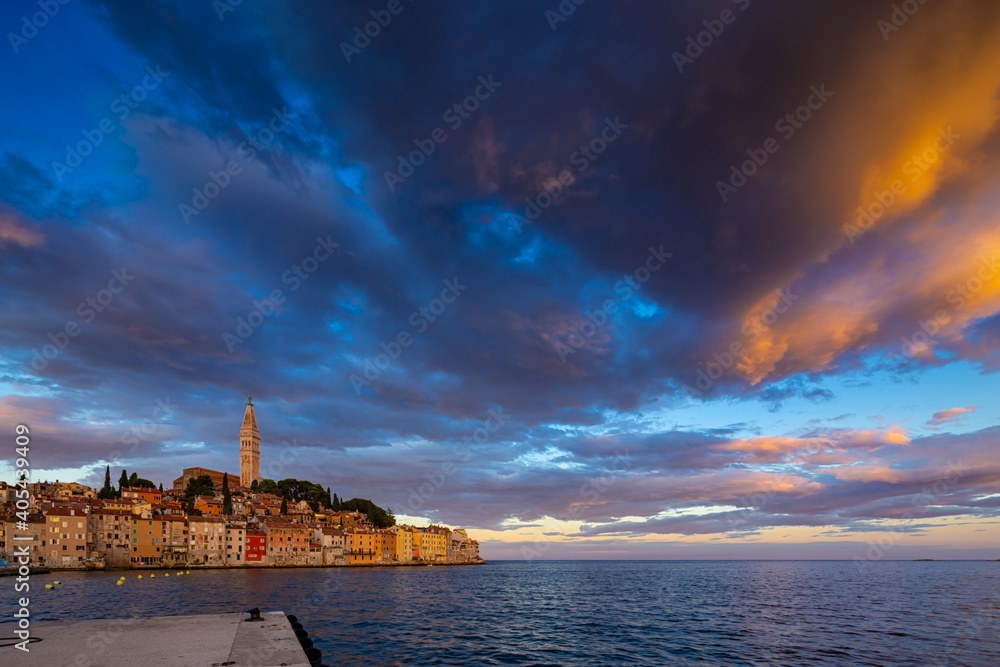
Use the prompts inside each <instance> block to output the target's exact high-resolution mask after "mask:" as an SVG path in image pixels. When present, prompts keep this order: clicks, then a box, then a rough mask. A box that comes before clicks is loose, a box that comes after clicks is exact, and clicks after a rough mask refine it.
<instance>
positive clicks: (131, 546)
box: [0, 397, 483, 570]
mask: <svg viewBox="0 0 1000 667" xmlns="http://www.w3.org/2000/svg"><path fill="white" fill-rule="evenodd" d="M259 447H260V433H259V432H258V430H257V419H256V416H255V415H254V411H253V403H252V400H251V397H248V398H247V404H246V410H245V413H244V416H243V425H242V427H241V429H240V474H239V476H238V477H237V476H236V475H230V474H229V473H227V472H219V471H217V470H210V469H208V468H202V467H191V468H185V469H184V470H183V471H182V474H181V476H180V477H178V478H177V479H175V480H174V482H173V487H172V488H171V489H169V490H164V488H163V484H160V485H159V487H157V486H156V485H155V484H154V483H153V482H152V481H150V480H148V479H144V478H142V477H139V475H138V474H137V473H135V472H133V473H132V475H131V476H129V475H128V474H127V473H126V471H125V470H122V473H121V477H120V478H119V481H118V486H117V488H116V487H115V486H113V485H112V484H111V467H110V465H109V466H107V467H106V469H105V473H104V486H103V487H102V488H101V489H99V490H96V491H95V490H94V489H92V488H90V487H88V486H85V485H83V484H78V483H75V482H62V483H61V482H59V481H58V480H57V481H56V482H55V483H48V482H36V483H31V484H28V483H26V482H19V483H18V484H17V485H12V486H8V485H7V484H6V483H3V482H0V499H3V501H4V502H3V511H2V513H0V530H2V532H0V538H4V537H6V539H0V566H3V565H6V564H7V561H15V560H17V559H18V558H23V557H24V556H25V555H27V556H28V557H29V558H30V565H31V566H33V567H39V568H52V569H80V570H85V569H104V568H106V567H108V568H192V567H194V568H197V567H212V568H214V567H323V566H329V567H339V566H369V567H370V566H399V565H470V564H479V563H482V562H483V560H482V559H481V558H480V557H479V543H478V542H477V541H476V540H473V539H470V538H469V536H468V534H467V533H466V531H465V530H461V529H457V530H452V529H450V528H447V527H444V526H436V525H431V526H427V527H415V526H405V525H397V523H396V517H395V516H394V515H393V513H392V510H391V509H389V508H386V509H383V508H381V507H379V506H378V505H376V504H375V503H374V502H372V501H371V500H368V499H365V498H352V499H351V500H347V501H342V500H341V499H340V498H338V497H337V494H335V493H331V492H330V487H327V488H325V489H324V488H323V487H322V486H321V485H319V484H315V483H313V482H309V481H306V480H297V479H293V478H288V479H282V480H280V481H274V480H272V479H265V478H261V477H260V474H259V470H260V453H259ZM15 539H16V540H17V545H18V546H17V548H16V549H15V548H14V546H13V545H14V544H15V542H14V540H15ZM3 545H7V546H6V548H5V547H4V546H3Z"/></svg>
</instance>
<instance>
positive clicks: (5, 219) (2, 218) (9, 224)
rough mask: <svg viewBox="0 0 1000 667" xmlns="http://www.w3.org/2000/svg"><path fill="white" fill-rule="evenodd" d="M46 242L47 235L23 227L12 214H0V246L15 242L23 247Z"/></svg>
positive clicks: (3, 246)
mask: <svg viewBox="0 0 1000 667" xmlns="http://www.w3.org/2000/svg"><path fill="white" fill-rule="evenodd" d="M44 242H45V236H44V235H43V234H41V233H39V232H36V231H34V230H31V229H28V228H27V227H22V226H21V225H19V224H17V221H16V220H14V218H12V217H11V216H7V215H0V248H5V247H7V245H8V244H11V243H14V244H17V245H19V246H21V247H22V248H32V247H34V246H37V245H41V244H42V243H44Z"/></svg>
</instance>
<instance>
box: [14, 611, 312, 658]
mask: <svg viewBox="0 0 1000 667" xmlns="http://www.w3.org/2000/svg"><path fill="white" fill-rule="evenodd" d="M248 617H249V614H247V613H245V612H244V613H238V614H200V615H194V616H158V617H153V618H124V619H98V620H92V621H49V622H46V621H39V622H37V623H32V624H31V636H32V637H33V638H40V639H41V641H35V640H34V639H33V640H32V643H31V644H30V645H29V649H30V651H29V652H28V653H25V652H24V651H20V650H18V649H16V648H14V647H12V646H11V647H6V646H5V647H0V664H3V665H8V664H9V665H18V666H19V667H20V666H21V665H23V666H24V667H33V666H35V665H38V666H39V667H55V666H56V665H67V666H72V667H135V666H136V665H156V666H157V667H222V666H223V665H225V667H272V666H273V667H277V666H279V665H283V666H285V667H309V660H308V658H306V653H305V651H304V650H303V649H302V646H301V645H300V644H299V641H298V639H296V637H295V632H294V631H293V630H292V627H291V625H290V624H289V622H288V619H287V618H285V613H284V612H281V611H273V612H263V613H261V617H262V618H263V619H264V620H263V621H258V622H253V621H246V620H244V619H246V618H248ZM4 625H8V626H12V625H13V624H4ZM0 628H3V625H0Z"/></svg>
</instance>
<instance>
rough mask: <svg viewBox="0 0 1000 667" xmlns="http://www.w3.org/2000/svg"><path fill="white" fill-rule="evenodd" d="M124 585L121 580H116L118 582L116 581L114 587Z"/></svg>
mask: <svg viewBox="0 0 1000 667" xmlns="http://www.w3.org/2000/svg"><path fill="white" fill-rule="evenodd" d="M124 583H125V582H124V581H122V580H121V579H119V580H118V581H117V582H116V583H115V585H116V586H121V585H122V584H124Z"/></svg>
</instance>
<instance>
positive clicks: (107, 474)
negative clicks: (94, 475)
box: [97, 465, 115, 500]
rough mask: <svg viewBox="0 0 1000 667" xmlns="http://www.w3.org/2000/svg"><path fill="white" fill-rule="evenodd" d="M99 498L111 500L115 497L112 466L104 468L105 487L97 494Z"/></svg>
mask: <svg viewBox="0 0 1000 667" xmlns="http://www.w3.org/2000/svg"><path fill="white" fill-rule="evenodd" d="M97 497H98V498H100V499H101V500H110V499H112V498H114V497H115V487H113V486H111V466H110V465H109V466H107V467H105V468H104V487H103V488H101V490H100V491H98V492H97Z"/></svg>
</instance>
